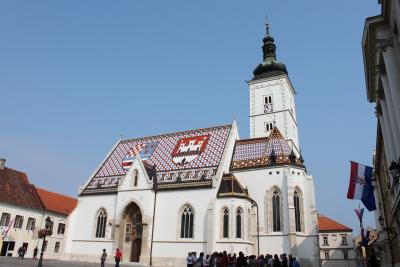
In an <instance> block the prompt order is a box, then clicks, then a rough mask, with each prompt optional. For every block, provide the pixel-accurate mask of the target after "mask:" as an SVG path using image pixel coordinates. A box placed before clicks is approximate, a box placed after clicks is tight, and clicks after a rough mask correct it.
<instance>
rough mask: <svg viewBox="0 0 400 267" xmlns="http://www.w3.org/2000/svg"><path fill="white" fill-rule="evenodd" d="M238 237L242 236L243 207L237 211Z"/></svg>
mask: <svg viewBox="0 0 400 267" xmlns="http://www.w3.org/2000/svg"><path fill="white" fill-rule="evenodd" d="M236 238H242V209H237V211H236Z"/></svg>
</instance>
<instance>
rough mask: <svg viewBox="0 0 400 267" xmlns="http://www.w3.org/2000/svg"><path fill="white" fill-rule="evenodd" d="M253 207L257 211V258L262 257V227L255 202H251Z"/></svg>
mask: <svg viewBox="0 0 400 267" xmlns="http://www.w3.org/2000/svg"><path fill="white" fill-rule="evenodd" d="M251 206H252V207H256V209H257V257H260V225H259V219H258V204H257V202H255V201H254V200H253V201H252V202H251Z"/></svg>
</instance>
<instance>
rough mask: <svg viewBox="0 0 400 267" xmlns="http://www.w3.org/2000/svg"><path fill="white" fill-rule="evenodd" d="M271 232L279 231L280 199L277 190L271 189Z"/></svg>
mask: <svg viewBox="0 0 400 267" xmlns="http://www.w3.org/2000/svg"><path fill="white" fill-rule="evenodd" d="M272 230H273V231H274V232H280V231H281V199H280V191H279V189H278V188H273V189H272Z"/></svg>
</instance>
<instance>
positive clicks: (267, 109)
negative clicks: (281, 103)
mask: <svg viewBox="0 0 400 267" xmlns="http://www.w3.org/2000/svg"><path fill="white" fill-rule="evenodd" d="M273 111H274V109H273V106H272V103H265V104H264V113H271V112H273Z"/></svg>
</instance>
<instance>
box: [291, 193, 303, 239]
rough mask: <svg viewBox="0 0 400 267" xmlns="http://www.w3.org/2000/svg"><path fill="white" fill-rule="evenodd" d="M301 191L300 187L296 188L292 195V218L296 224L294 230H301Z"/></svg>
mask: <svg viewBox="0 0 400 267" xmlns="http://www.w3.org/2000/svg"><path fill="white" fill-rule="evenodd" d="M301 202H302V199H301V192H300V189H298V188H297V189H296V190H295V191H294V195H293V204H294V219H295V224H296V232H301V231H302V229H301V228H302V227H301V224H302V207H301Z"/></svg>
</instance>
